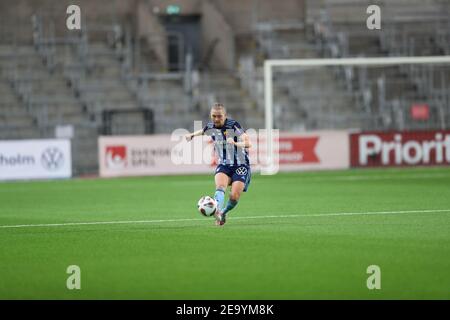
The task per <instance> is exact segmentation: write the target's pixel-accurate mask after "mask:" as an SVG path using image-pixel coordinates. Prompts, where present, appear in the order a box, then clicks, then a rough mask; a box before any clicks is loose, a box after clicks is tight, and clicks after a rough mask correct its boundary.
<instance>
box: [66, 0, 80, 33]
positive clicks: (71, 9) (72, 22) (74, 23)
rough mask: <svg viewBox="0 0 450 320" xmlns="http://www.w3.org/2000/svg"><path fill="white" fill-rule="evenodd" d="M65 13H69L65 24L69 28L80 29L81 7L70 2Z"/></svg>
mask: <svg viewBox="0 0 450 320" xmlns="http://www.w3.org/2000/svg"><path fill="white" fill-rule="evenodd" d="M66 13H67V14H68V15H69V16H68V17H67V19H66V26H67V29H69V30H81V9H80V7H79V6H77V5H75V4H72V5H70V6H68V7H67V9H66Z"/></svg>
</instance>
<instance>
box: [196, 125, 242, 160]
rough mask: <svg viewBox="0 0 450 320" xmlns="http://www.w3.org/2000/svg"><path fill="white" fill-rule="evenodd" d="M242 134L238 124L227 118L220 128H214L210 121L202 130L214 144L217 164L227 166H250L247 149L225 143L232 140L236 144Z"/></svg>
mask: <svg viewBox="0 0 450 320" xmlns="http://www.w3.org/2000/svg"><path fill="white" fill-rule="evenodd" d="M244 132H245V130H244V129H243V128H242V126H241V125H240V124H239V122H237V121H236V120H233V119H229V118H227V119H225V123H224V125H223V126H222V127H221V128H216V126H215V125H214V122H211V121H210V122H208V123H207V124H206V126H205V127H204V128H203V134H205V135H208V136H210V137H211V138H212V140H213V142H214V149H215V151H216V155H217V157H218V160H219V164H222V165H228V166H238V165H247V166H249V165H250V161H249V157H248V151H247V149H245V148H238V147H236V146H234V145H231V144H227V143H226V142H227V139H228V138H233V139H234V141H236V142H237V141H238V137H239V136H241V135H242V134H243V133H244Z"/></svg>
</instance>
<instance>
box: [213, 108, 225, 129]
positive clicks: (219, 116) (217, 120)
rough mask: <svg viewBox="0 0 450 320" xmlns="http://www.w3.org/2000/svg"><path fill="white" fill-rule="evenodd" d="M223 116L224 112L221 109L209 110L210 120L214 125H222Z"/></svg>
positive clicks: (223, 122)
mask: <svg viewBox="0 0 450 320" xmlns="http://www.w3.org/2000/svg"><path fill="white" fill-rule="evenodd" d="M225 117H226V114H225V112H223V110H220V109H218V110H215V109H212V110H211V120H212V121H213V122H214V125H215V126H216V127H219V128H220V127H222V126H223V125H224V124H225Z"/></svg>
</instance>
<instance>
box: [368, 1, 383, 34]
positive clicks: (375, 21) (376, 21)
mask: <svg viewBox="0 0 450 320" xmlns="http://www.w3.org/2000/svg"><path fill="white" fill-rule="evenodd" d="M366 13H367V14H370V16H369V17H368V18H367V21H366V25H367V29H369V30H380V29H381V8H380V7H379V6H377V5H375V4H373V5H370V6H368V7H367V10H366Z"/></svg>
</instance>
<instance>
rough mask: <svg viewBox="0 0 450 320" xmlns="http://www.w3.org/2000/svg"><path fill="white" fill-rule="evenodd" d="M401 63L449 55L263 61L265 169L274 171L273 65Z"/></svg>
mask: <svg viewBox="0 0 450 320" xmlns="http://www.w3.org/2000/svg"><path fill="white" fill-rule="evenodd" d="M402 64H449V65H450V56H423V57H376V58H337V59H327V58H325V59H278V60H265V61H264V104H265V112H264V113H265V127H266V135H267V136H266V141H267V142H266V143H267V146H266V148H267V149H266V150H267V169H266V170H265V171H266V174H270V172H271V171H272V172H275V171H276V170H275V169H274V157H273V132H272V130H273V129H274V128H273V91H272V90H273V68H275V67H289V66H292V67H314V66H315V67H330V66H393V65H402Z"/></svg>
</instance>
